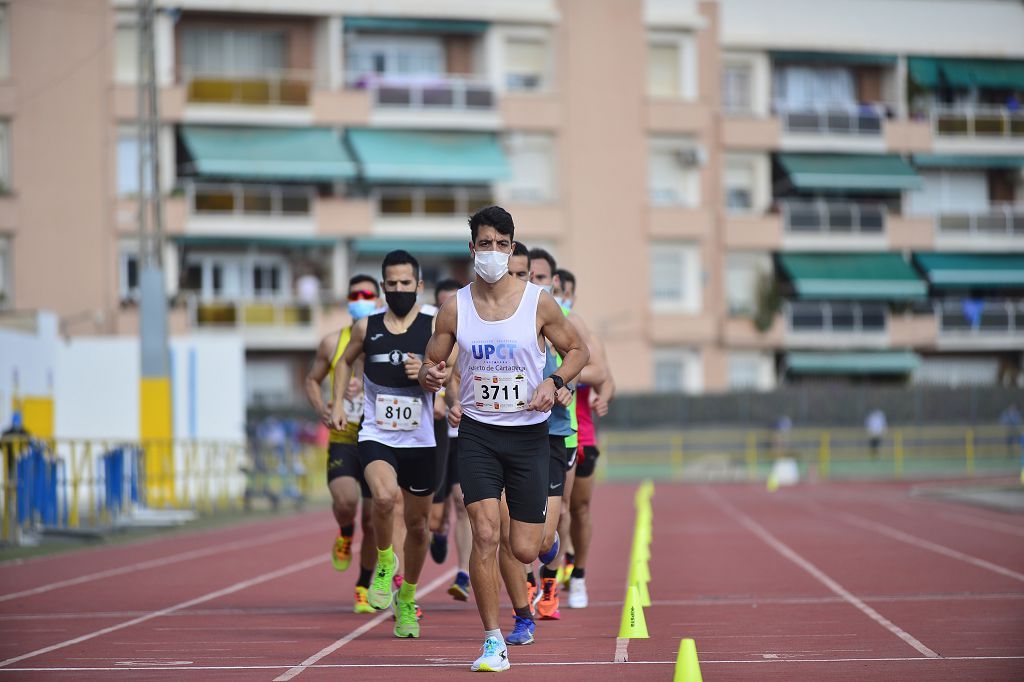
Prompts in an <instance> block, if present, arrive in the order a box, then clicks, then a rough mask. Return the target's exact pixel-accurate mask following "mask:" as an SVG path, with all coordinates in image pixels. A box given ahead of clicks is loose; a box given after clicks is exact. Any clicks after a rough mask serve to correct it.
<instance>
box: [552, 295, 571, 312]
mask: <svg viewBox="0 0 1024 682" xmlns="http://www.w3.org/2000/svg"><path fill="white" fill-rule="evenodd" d="M555 303H557V304H558V305H560V306H562V310H565V311H569V310H572V301H571V300H570V299H568V298H560V297H558V296H555Z"/></svg>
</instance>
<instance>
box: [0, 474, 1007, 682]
mask: <svg viewBox="0 0 1024 682" xmlns="http://www.w3.org/2000/svg"><path fill="white" fill-rule="evenodd" d="M634 491H635V486H632V485H625V484H615V485H611V484H609V485H604V486H601V487H599V488H598V490H597V494H596V498H595V509H594V520H595V534H594V547H593V556H592V558H591V561H590V566H589V568H588V574H587V575H588V579H587V582H588V585H589V588H590V598H591V606H590V608H588V609H586V610H581V611H572V610H569V609H566V608H563V610H562V614H563V616H562V620H561V621H559V622H541V623H539V624H538V628H537V642H536V643H535V644H533V645H532V646H528V647H518V648H517V647H510V658H511V661H512V669H511V670H510V671H509V672H507V673H504V676H505V677H503V678H502V679H505V678H506V677H507V678H514V679H530V680H536V679H541V680H546V679H558V680H569V679H573V680H576V679H588V680H591V681H593V680H605V679H608V680H611V679H619V678H626V679H642V680H658V679H661V680H670V679H672V673H673V669H674V662H675V656H676V650H677V647H678V643H679V639H680V638H682V637H693V638H694V639H695V640H696V642H697V648H698V651H699V654H700V660H701V668H702V672H703V676H704V679H705V680H739V679H743V680H793V679H803V680H823V679H828V680H891V679H922V680H924V679H927V680H933V679H934V680H950V679H972V680H982V679H984V680H997V679H1005V680H1011V679H1017V680H1020V679H1024V517H1021V516H1013V515H1010V514H1004V513H1000V512H996V511H990V510H984V509H979V508H974V507H964V506H959V505H954V504H951V503H947V502H938V501H931V500H926V499H921V498H914V497H911V496H910V495H909V494H908V486H907V485H906V484H896V483H892V484H877V483H876V484H818V485H807V486H797V487H793V488H784V489H780V490H778V491H777V492H775V493H769V492H767V491H766V490H764V488H763V487H760V486H754V485H682V484H680V485H673V484H667V483H659V484H656V488H655V495H654V498H653V509H654V516H653V519H654V521H653V526H654V533H653V542H652V545H651V552H652V557H651V563H650V572H651V575H652V581H651V583H650V592H651V598H652V599H653V601H654V603H653V605H652V606H651V607H650V608H648V609H646V618H647V626H648V629H649V631H650V633H651V638H650V639H646V640H641V639H635V640H630V641H629V645H628V657H629V662H628V663H613V659H614V657H615V652H616V635H617V634H618V632H617V631H618V624H619V618H620V613H621V608H622V600H623V596H624V593H625V589H624V588H625V580H626V573H627V555H628V552H629V547H630V533H631V532H632V526H633V494H634ZM332 534H333V530H332V523H331V521H330V518H329V512H327V511H326V510H324V511H319V512H316V513H306V514H303V515H299V516H294V517H288V518H282V519H276V520H271V521H261V522H258V523H251V524H246V525H240V526H236V527H233V528H230V529H218V530H214V531H207V532H202V533H198V532H197V533H188V534H181V535H177V536H174V537H170V538H165V539H160V540H156V541H153V540H151V541H146V542H140V543H136V544H133V545H125V546H117V547H110V548H103V549H99V550H88V551H81V552H77V553H70V554H65V555H61V556H54V557H48V558H42V559H38V560H30V561H26V562H23V563H20V564H5V565H0V628H2V636H0V647H2V648H0V658H2V661H0V680H2V679H3V678H7V679H29V680H33V679H69V680H70V679H74V680H83V679H113V680H116V679H155V680H173V679H190V680H192V679H216V680H221V679H223V680H266V681H267V682H270V681H271V680H286V679H298V680H324V679H349V680H382V679H388V680H398V679H414V680H417V681H420V680H440V679H446V680H447V679H451V678H452V677H455V676H459V677H465V676H468V675H470V673H469V670H468V668H469V664H470V662H471V661H472V660H473V659H474V658H475V657H476V655H477V652H478V647H479V645H480V643H481V639H482V633H481V627H480V622H479V619H478V617H477V614H476V610H475V608H474V606H473V604H472V603H469V604H459V603H456V602H453V601H452V600H451V598H450V597H448V595H447V594H446V589H447V587H448V584H449V581H450V579H451V576H452V572H453V567H452V565H451V563H449V564H448V565H446V566H443V567H439V566H437V565H435V564H433V563H430V561H429V559H428V565H427V570H426V572H425V575H424V577H423V578H422V579H421V581H420V588H419V589H420V594H421V598H420V603H421V605H422V607H423V608H424V610H425V612H426V615H425V618H424V619H423V621H422V630H423V636H422V638H421V639H418V640H396V639H394V638H393V637H392V634H391V627H392V624H391V619H390V615H389V614H386V613H381V614H375V615H355V614H353V613H351V612H350V609H351V603H352V602H351V594H352V586H353V582H354V579H355V574H354V573H345V574H338V573H336V572H335V571H334V570H333V569H332V568H331V565H330V562H329V558H328V554H327V550H328V547H329V546H330V543H331V541H332ZM450 561H451V560H450ZM349 570H350V571H354V570H355V569H354V567H353V568H350V569H349ZM511 620H512V617H511V613H510V610H509V608H508V607H507V606H503V607H502V626H503V628H506V629H507V627H508V626H509V625H510V624H511Z"/></svg>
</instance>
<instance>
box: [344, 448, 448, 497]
mask: <svg viewBox="0 0 1024 682" xmlns="http://www.w3.org/2000/svg"><path fill="white" fill-rule="evenodd" d="M377 460H381V461H384V462H387V463H388V464H390V465H391V467H392V468H393V469H394V470H395V472H396V473H397V474H398V485H399V487H401V488H402V489H403V490H408V491H409V492H410V493H412V494H413V495H416V496H417V497H426V496H427V495H433V494H434V486H435V485H436V484H437V481H436V480H435V478H436V476H437V473H436V471H435V469H436V467H437V461H436V460H437V452H436V451H435V449H434V448H395V447H392V446H390V445H385V444H384V443H378V442H377V441H375V440H363V441H359V461H360V463H362V465H363V469H364V470H365V469H366V467H368V466H370V463H371V462H376V461H377Z"/></svg>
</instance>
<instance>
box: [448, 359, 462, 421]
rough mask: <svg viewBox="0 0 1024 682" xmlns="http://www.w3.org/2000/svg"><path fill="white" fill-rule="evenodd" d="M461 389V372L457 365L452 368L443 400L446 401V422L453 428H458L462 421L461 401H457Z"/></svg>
mask: <svg viewBox="0 0 1024 682" xmlns="http://www.w3.org/2000/svg"><path fill="white" fill-rule="evenodd" d="M461 390H462V374H461V373H460V372H459V369H458V367H454V368H452V375H451V378H449V379H448V385H447V386H446V387H445V389H444V401H445V402H446V403H448V424H449V425H451V427H452V428H453V429H457V428H459V424H460V423H461V422H462V403H461V402H459V392H460V391H461Z"/></svg>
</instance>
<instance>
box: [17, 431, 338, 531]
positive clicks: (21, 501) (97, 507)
mask: <svg viewBox="0 0 1024 682" xmlns="http://www.w3.org/2000/svg"><path fill="white" fill-rule="evenodd" d="M0 454H2V457H3V465H2V466H0V476H2V485H0V495H2V500H0V509H2V513H3V518H2V524H0V526H2V535H3V541H4V542H6V543H10V544H17V543H18V542H19V541H20V538H21V536H22V535H23V534H24V533H25V532H27V531H34V530H42V529H49V528H66V529H78V528H93V529H98V528H103V527H106V526H109V525H110V524H112V523H114V522H116V521H118V520H119V519H120V518H123V516H124V515H125V514H128V513H130V512H132V511H134V510H138V509H143V508H150V509H188V510H194V511H196V512H198V513H201V514H209V513H213V512H216V511H219V510H227V509H242V508H245V509H248V508H250V507H251V506H252V504H253V502H254V501H255V500H257V499H259V498H261V497H262V498H267V499H268V500H269V501H270V503H271V504H272V506H274V507H275V508H276V507H277V506H278V504H279V503H280V501H281V500H283V499H293V500H295V501H296V502H297V503H298V504H302V503H303V502H304V501H305V500H308V499H309V498H310V497H311V495H312V494H313V492H314V491H317V490H320V489H321V488H322V487H323V486H322V482H323V481H324V480H325V479H326V466H327V461H326V457H325V455H324V453H323V448H321V447H317V446H313V445H292V446H282V447H278V448H265V447H261V448H255V449H250V448H249V447H247V445H246V444H245V443H241V442H221V441H200V440H148V441H143V442H124V441H117V440H88V439H53V438H50V439H28V438H23V437H15V438H3V439H0Z"/></svg>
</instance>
